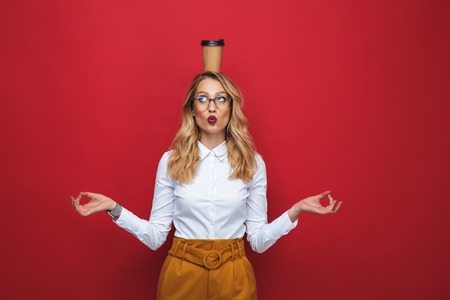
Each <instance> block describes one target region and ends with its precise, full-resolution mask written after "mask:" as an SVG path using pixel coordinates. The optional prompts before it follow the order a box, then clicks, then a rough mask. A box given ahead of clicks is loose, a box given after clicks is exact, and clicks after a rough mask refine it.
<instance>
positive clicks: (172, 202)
mask: <svg viewBox="0 0 450 300" xmlns="http://www.w3.org/2000/svg"><path fill="white" fill-rule="evenodd" d="M198 147H199V150H200V163H199V165H198V169H197V171H196V175H195V177H194V179H193V180H192V181H190V182H189V183H180V182H177V181H175V180H173V179H172V178H170V177H169V175H168V172H167V162H168V159H169V156H170V153H171V151H168V152H166V153H164V155H163V156H162V158H161V160H160V162H159V166H158V171H157V174H156V183H155V191H154V197H153V205H152V211H151V214H150V219H149V220H143V219H140V218H139V217H137V216H135V215H134V214H133V213H131V212H130V211H129V210H127V209H125V208H123V209H122V213H121V215H120V217H119V218H118V219H117V220H116V223H117V225H119V226H120V227H122V228H124V229H125V230H127V231H129V232H130V233H132V234H133V235H134V236H135V237H137V238H138V239H139V240H140V241H141V242H143V243H144V244H145V245H147V246H148V247H150V248H151V249H153V250H155V249H157V248H159V247H160V246H161V245H162V244H163V243H164V242H165V240H166V238H167V235H168V234H169V231H170V229H171V227H172V222H173V224H174V226H175V236H176V237H179V238H187V239H230V238H241V237H243V236H244V234H245V233H247V240H248V241H249V243H250V245H251V247H252V249H253V250H254V251H256V252H259V253H261V252H264V251H265V250H267V249H268V248H269V247H270V246H272V245H273V244H274V243H275V242H276V241H277V240H278V239H279V238H280V237H281V236H283V235H285V234H287V233H288V232H289V231H290V230H291V229H293V228H294V227H295V226H296V225H297V220H296V221H295V222H294V223H293V222H291V220H290V219H289V216H288V214H287V211H286V212H285V213H283V214H282V215H281V216H280V217H278V218H277V219H275V220H274V221H272V222H271V223H268V222H267V198H266V189H267V177H266V167H265V164H264V161H263V159H262V158H261V156H259V155H257V156H256V160H257V170H256V172H255V174H254V176H253V179H252V180H251V181H250V182H249V183H244V182H243V181H242V180H240V179H230V178H229V176H230V174H231V173H232V168H231V166H230V164H229V162H228V152H227V146H226V142H223V143H222V144H220V145H219V146H217V147H216V148H214V149H213V150H209V149H208V148H206V147H205V146H204V145H203V144H201V143H200V142H198Z"/></svg>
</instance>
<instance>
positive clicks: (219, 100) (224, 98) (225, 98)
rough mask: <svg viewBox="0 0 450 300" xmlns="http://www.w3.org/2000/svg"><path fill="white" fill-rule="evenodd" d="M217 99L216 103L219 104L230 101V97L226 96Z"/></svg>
mask: <svg viewBox="0 0 450 300" xmlns="http://www.w3.org/2000/svg"><path fill="white" fill-rule="evenodd" d="M216 99H217V100H216V101H217V102H219V103H225V102H226V101H227V100H228V97H227V96H225V95H220V96H217V98H216Z"/></svg>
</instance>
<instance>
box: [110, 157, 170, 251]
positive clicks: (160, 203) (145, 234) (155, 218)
mask: <svg viewBox="0 0 450 300" xmlns="http://www.w3.org/2000/svg"><path fill="white" fill-rule="evenodd" d="M169 155H170V151H169V152H166V153H164V155H163V157H162V158H161V160H160V161H159V165H158V171H157V173H156V182H155V190H154V196H153V205H152V211H151V214H150V219H149V220H144V219H141V218H139V217H137V216H136V215H134V214H133V213H132V212H130V211H129V210H127V209H126V208H123V209H122V213H121V215H120V217H119V218H118V219H117V220H116V224H117V225H118V226H120V227H122V228H123V229H125V230H126V231H128V232H130V233H131V234H132V235H134V236H135V237H136V238H137V239H139V240H140V241H141V242H142V243H144V244H145V245H146V246H147V247H149V248H150V249H152V250H156V249H158V248H159V247H160V246H161V245H162V244H163V243H164V242H165V241H166V238H167V235H168V234H169V232H170V229H171V227H172V222H173V208H174V193H173V190H174V183H175V182H174V181H173V180H172V179H171V178H170V177H169V175H168V173H167V162H168V157H169Z"/></svg>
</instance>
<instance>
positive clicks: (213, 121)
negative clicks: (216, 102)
mask: <svg viewBox="0 0 450 300" xmlns="http://www.w3.org/2000/svg"><path fill="white" fill-rule="evenodd" d="M207 120H208V123H209V124H214V123H216V122H217V118H216V116H209V117H208V119H207Z"/></svg>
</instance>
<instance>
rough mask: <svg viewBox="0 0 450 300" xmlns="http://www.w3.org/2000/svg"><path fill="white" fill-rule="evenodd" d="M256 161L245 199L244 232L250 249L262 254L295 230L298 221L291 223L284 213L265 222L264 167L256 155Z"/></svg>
mask: <svg viewBox="0 0 450 300" xmlns="http://www.w3.org/2000/svg"><path fill="white" fill-rule="evenodd" d="M256 161H257V170H256V172H255V175H253V180H252V182H251V184H250V188H249V196H248V199H247V220H246V227H247V229H246V230H247V240H248V242H249V243H250V245H251V247H252V249H253V250H254V251H256V252H258V253H262V252H264V251H266V250H267V249H269V248H270V247H271V246H272V245H273V244H275V242H276V241H277V240H278V239H279V238H281V237H282V236H283V235H285V234H288V233H289V231H291V230H292V229H293V228H295V227H296V226H297V222H298V220H295V222H291V220H290V219H289V216H288V213H287V211H286V212H284V213H283V214H282V215H281V216H279V217H278V218H277V219H275V220H274V221H272V222H271V223H268V222H267V197H266V191H267V176H266V166H265V163H264V160H263V159H262V158H261V156H259V155H257V159H256Z"/></svg>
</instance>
